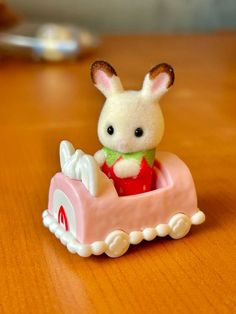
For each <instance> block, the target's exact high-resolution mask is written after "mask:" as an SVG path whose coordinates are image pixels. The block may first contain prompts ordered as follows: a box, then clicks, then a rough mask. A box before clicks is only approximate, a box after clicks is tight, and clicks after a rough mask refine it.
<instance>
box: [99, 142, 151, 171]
mask: <svg viewBox="0 0 236 314" xmlns="http://www.w3.org/2000/svg"><path fill="white" fill-rule="evenodd" d="M103 151H104V153H105V156H106V162H107V164H108V166H109V167H111V166H112V165H113V164H114V163H115V162H116V160H117V159H119V158H120V157H122V159H135V160H137V161H138V162H141V160H142V158H145V160H146V161H147V163H148V165H149V166H150V167H152V166H153V162H154V159H155V152H156V149H155V148H154V149H150V150H142V151H139V152H134V153H120V152H117V151H115V150H112V149H110V148H107V147H103Z"/></svg>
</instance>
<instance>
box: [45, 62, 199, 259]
mask: <svg viewBox="0 0 236 314" xmlns="http://www.w3.org/2000/svg"><path fill="white" fill-rule="evenodd" d="M91 77H92V81H93V83H94V84H95V86H96V87H97V88H98V89H99V90H100V91H101V92H102V93H103V94H104V95H105V97H106V101H105V103H104V106H103V109H102V112H101V114H100V117H99V121H98V137H99V140H100V142H101V143H102V145H103V147H102V149H101V150H99V151H98V152H96V153H95V155H94V156H90V155H87V154H85V153H84V152H83V151H81V150H78V149H77V150H75V149H74V147H73V146H72V144H71V143H70V142H68V141H62V142H61V144H60V162H61V169H62V171H61V172H59V173H57V174H55V175H54V176H53V178H52V180H51V183H50V189H49V201H48V209H47V210H45V211H44V212H43V215H42V216H43V224H44V225H45V226H46V227H47V228H49V230H50V231H51V232H52V233H54V234H55V236H56V237H57V238H59V239H60V241H61V242H62V243H63V244H64V245H65V246H66V247H67V248H68V250H69V251H70V252H72V253H77V254H78V255H80V256H83V257H88V256H90V255H92V254H94V255H100V254H103V253H106V254H107V255H108V256H110V257H119V256H121V255H123V254H124V253H125V252H126V251H127V250H128V248H129V245H130V244H133V245H136V244H138V243H140V242H141V241H142V240H147V241H151V240H153V239H154V238H155V237H157V236H158V237H164V236H167V235H169V236H170V237H172V238H173V239H180V238H182V237H184V236H185V235H186V234H187V233H188V232H189V230H190V228H191V225H199V224H201V223H203V222H204V220H205V215H204V213H203V212H202V211H201V210H199V208H198V204H197V195H196V190H195V186H194V182H193V178H192V176H191V173H190V171H189V169H188V167H187V166H186V165H185V163H184V162H183V161H182V160H181V159H179V158H178V157H177V156H176V155H175V154H172V153H169V152H160V151H159V150H158V151H156V147H157V146H158V144H159V142H160V140H161V138H162V136H163V132H164V120H163V116H162V113H161V109H160V107H159V105H158V101H159V99H160V98H161V96H162V95H163V94H164V93H165V92H166V91H167V90H168V88H169V87H170V86H171V85H172V84H173V82H174V71H173V69H172V67H171V66H169V65H167V64H164V63H163V64H159V65H157V66H155V67H153V68H152V69H151V70H150V71H149V72H148V74H147V75H146V76H145V78H144V82H143V86H142V88H141V90H139V91H125V90H124V89H123V87H122V84H121V81H120V79H119V77H118V76H117V74H116V72H115V70H114V69H113V68H112V67H111V66H110V65H109V64H108V63H106V62H105V61H96V62H94V63H93V65H92V67H91ZM109 178H110V179H111V180H110V179H109ZM72 179H75V180H72ZM148 191H151V192H149V193H144V192H148ZM128 195H131V196H128ZM186 195H187V197H186ZM123 196H127V197H123Z"/></svg>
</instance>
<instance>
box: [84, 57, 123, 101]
mask: <svg viewBox="0 0 236 314" xmlns="http://www.w3.org/2000/svg"><path fill="white" fill-rule="evenodd" d="M90 73H91V79H92V81H93V83H94V85H95V86H96V87H97V88H98V89H99V90H100V91H101V92H102V93H103V95H105V97H109V96H112V95H113V94H116V93H121V92H122V91H123V87H122V84H121V81H120V79H119V77H118V76H117V73H116V71H115V70H114V69H113V67H112V66H111V65H110V64H109V63H107V62H106V61H95V62H94V63H93V64H92V66H91V72H90Z"/></svg>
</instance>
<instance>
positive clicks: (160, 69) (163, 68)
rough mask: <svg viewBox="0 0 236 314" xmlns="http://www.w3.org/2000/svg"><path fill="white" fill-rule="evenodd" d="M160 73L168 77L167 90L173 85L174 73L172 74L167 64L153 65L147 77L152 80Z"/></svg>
mask: <svg viewBox="0 0 236 314" xmlns="http://www.w3.org/2000/svg"><path fill="white" fill-rule="evenodd" d="M160 73H167V74H168V75H169V78H170V80H169V84H168V86H167V88H169V87H170V86H171V85H173V84H174V80H175V72H174V69H173V67H172V66H171V65H170V64H168V63H160V64H158V65H155V66H154V67H153V68H152V69H151V70H150V71H149V76H150V78H151V79H152V80H153V79H154V78H156V77H157V75H158V74H160Z"/></svg>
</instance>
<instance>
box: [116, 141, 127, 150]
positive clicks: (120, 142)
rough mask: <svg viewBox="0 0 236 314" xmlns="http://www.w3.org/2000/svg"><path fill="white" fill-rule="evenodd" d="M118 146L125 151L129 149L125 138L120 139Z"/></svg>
mask: <svg viewBox="0 0 236 314" xmlns="http://www.w3.org/2000/svg"><path fill="white" fill-rule="evenodd" d="M118 147H119V150H120V151H125V150H126V149H127V142H126V141H125V140H124V139H121V140H119V141H118Z"/></svg>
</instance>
